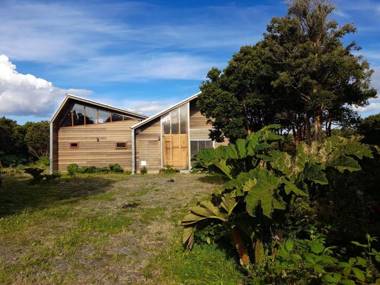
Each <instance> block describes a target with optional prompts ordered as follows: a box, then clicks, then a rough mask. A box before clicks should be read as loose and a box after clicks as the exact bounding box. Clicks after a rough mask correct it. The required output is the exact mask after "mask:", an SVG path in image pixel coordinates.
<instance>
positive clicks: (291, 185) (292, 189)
mask: <svg viewBox="0 0 380 285" xmlns="http://www.w3.org/2000/svg"><path fill="white" fill-rule="evenodd" d="M283 182H284V184H285V193H286V194H288V195H289V194H290V193H291V192H293V193H294V194H295V195H297V196H304V197H306V196H307V193H306V192H304V191H302V190H301V189H300V188H298V187H297V186H296V185H295V184H294V183H292V182H290V181H288V180H286V179H284V180H283Z"/></svg>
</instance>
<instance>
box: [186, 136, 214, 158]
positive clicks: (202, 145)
mask: <svg viewBox="0 0 380 285" xmlns="http://www.w3.org/2000/svg"><path fill="white" fill-rule="evenodd" d="M190 146H191V157H194V156H195V155H197V154H198V152H199V151H201V150H202V149H206V148H213V143H212V141H211V140H199V141H191V142H190Z"/></svg>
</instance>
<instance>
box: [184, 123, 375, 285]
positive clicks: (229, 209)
mask: <svg viewBox="0 0 380 285" xmlns="http://www.w3.org/2000/svg"><path fill="white" fill-rule="evenodd" d="M276 129H277V126H269V127H266V128H263V129H262V130H260V131H258V132H255V133H253V134H251V135H249V136H248V137H247V138H246V139H238V140H237V141H236V143H235V144H230V145H228V146H220V147H218V148H216V149H206V150H202V151H201V152H199V153H198V155H197V159H198V163H199V165H201V166H202V168H203V169H206V170H208V171H209V172H211V173H214V174H217V175H220V176H221V177H223V179H224V180H225V184H224V186H223V187H222V188H219V189H217V190H216V191H215V192H214V193H213V194H212V196H211V197H210V198H209V199H206V200H203V201H200V202H199V203H198V204H197V205H196V206H194V207H191V208H190V210H189V213H188V214H187V215H186V216H185V217H184V218H183V220H182V225H183V226H184V233H183V241H184V244H185V245H186V246H187V247H188V248H189V249H191V247H192V245H193V244H194V242H202V241H205V240H206V241H207V242H213V241H217V238H216V237H218V236H220V235H221V234H220V229H222V231H224V236H226V237H228V238H229V239H230V240H231V244H233V245H234V246H235V250H236V253H235V254H236V255H237V257H238V258H239V259H238V260H239V261H240V264H241V265H242V266H243V267H244V268H246V269H247V270H249V269H250V268H252V267H254V268H255V272H260V270H261V269H263V267H260V266H259V265H260V264H262V263H263V262H264V261H265V260H267V259H268V260H270V262H275V263H276V264H274V265H273V264H272V263H269V261H268V263H267V264H266V265H265V266H264V269H263V270H264V271H266V273H267V274H269V275H270V274H272V273H273V272H272V271H273V270H274V269H275V268H269V266H272V265H273V266H277V267H279V266H280V265H281V266H283V265H284V263H286V262H288V263H290V261H289V260H286V259H285V257H284V256H282V257H283V260H281V259H279V258H280V257H281V254H280V253H278V252H279V249H281V248H282V247H281V246H282V245H283V243H285V242H286V241H288V240H297V241H295V243H297V246H296V245H294V247H295V248H296V249H297V252H296V253H295V255H294V256H293V257H294V258H298V260H294V264H293V265H294V267H295V269H294V272H293V273H292V270H293V269H291V268H290V269H289V271H290V273H289V274H290V275H292V276H293V277H294V280H297V278H301V277H300V276H302V275H304V276H305V278H308V279H307V280H305V279H303V280H302V281H305V282H303V283H302V282H301V283H295V284H310V282H312V281H313V280H314V279H315V280H318V282H319V283H316V284H321V282H324V283H326V282H327V281H326V280H330V281H328V282H330V283H332V282H333V281H334V280H335V279H334V278H336V280H338V279H339V280H345V279H344V278H347V280H349V279H350V278H351V279H352V280H355V282H356V281H357V280H359V281H360V280H361V279H360V278H361V273H360V270H361V271H363V270H364V271H365V270H366V269H364V267H363V266H361V265H360V264H358V265H352V264H351V265H352V267H357V269H355V270H354V271H355V272H356V273H352V274H354V275H355V277H353V275H350V276H343V275H342V276H340V277H339V275H338V273H340V271H342V270H343V269H341V268H335V267H333V268H330V263H331V262H330V261H331V260H332V259H333V258H335V259H336V260H338V261H342V262H346V261H347V262H348V263H349V264H350V262H351V263H352V262H354V263H355V262H361V263H362V260H360V259H359V260H360V261H357V259H355V258H356V256H360V255H362V254H363V252H361V251H357V249H352V245H351V243H350V242H351V241H352V240H357V239H356V238H355V239H352V237H353V235H351V233H352V232H356V234H357V235H360V237H363V236H364V235H365V234H366V233H367V232H368V233H371V234H372V233H373V232H376V231H378V229H379V226H378V221H377V220H378V216H376V215H375V216H374V215H372V217H371V218H372V220H370V216H369V213H370V211H372V210H370V209H371V208H370V207H369V206H370V205H376V203H377V205H378V203H379V199H378V196H375V194H374V192H376V193H378V191H375V190H376V189H378V177H379V176H378V171H377V170H375V169H374V170H373V171H372V172H371V171H368V169H366V167H367V166H368V165H373V166H375V165H376V163H374V161H375V162H376V160H377V159H378V157H377V155H376V154H375V153H374V150H371V148H370V147H369V146H367V145H364V144H362V143H360V142H359V141H358V140H357V138H343V137H338V136H332V137H329V138H326V139H325V140H324V141H321V142H313V143H311V144H306V143H300V144H299V145H298V146H297V148H296V149H294V148H288V147H287V148H284V143H283V142H284V138H283V137H282V136H280V135H277V134H276V133H275V130H276ZM376 169H378V167H376ZM364 179H365V180H364ZM376 181H377V182H376ZM368 183H370V184H368ZM376 187H377V188H376ZM369 203H372V204H369ZM340 207H341V208H340ZM345 208H347V209H345ZM215 224H218V225H219V227H218V228H216V227H215ZM311 229H315V231H316V232H317V233H318V234H319V237H318V238H317V239H318V242H319V243H320V244H322V245H321V247H323V250H322V251H323V252H324V254H326V256H320V257H315V258H316V259H317V260H315V262H316V263H315V264H314V266H316V267H317V270H319V269H318V266H319V265H320V267H322V269H321V270H322V271H323V270H324V271H323V272H325V273H326V274H325V275H326V277H325V278H327V279H323V280H322V279H321V278H322V276H325V275H324V273H323V272H322V273H323V274H322V273H321V272H317V271H312V269H311V267H312V266H311V264H305V268H303V269H300V268H298V269H297V266H298V264H297V263H300V262H301V261H300V260H303V259H309V258H311V259H313V258H314V257H313V254H316V252H314V250H315V247H316V245H315V244H316V243H317V242H316V241H314V239H316V238H314V237H313V236H312V235H311V234H310V230H311ZM336 229H339V231H336ZM216 230H217V231H216ZM322 233H323V238H321V236H322ZM309 240H311V241H309ZM288 245H289V243H288ZM334 246H337V247H338V248H339V251H333V250H332V248H331V247H334ZM302 250H304V252H302ZM298 251H300V252H298ZM281 252H284V250H283V249H282V251H281ZM284 254H285V253H284ZM291 254H293V252H291ZM318 254H319V253H318ZM293 257H292V258H293ZM299 257H301V258H299ZM351 257H353V258H354V259H350V258H351ZM289 258H290V257H289ZM320 259H321V260H320ZM349 260H351V261H349ZM353 260H354V261H353ZM355 260H356V261H355ZM309 261H310V260H307V262H309ZM277 262H284V263H282V264H280V265H279V264H277ZM310 262H312V261H310ZM318 262H322V263H323V262H326V264H319V263H318ZM318 264H319V265H318ZM355 264H356V263H355ZM293 265H291V266H293ZM351 265H350V266H351ZM289 266H290V265H289ZM268 268H269V269H268ZM272 269H273V270H272ZM302 270H304V271H305V272H303V271H302ZM313 270H314V269H313ZM348 270H349V269H345V272H346V271H348ZM371 270H372V269H371ZM372 271H375V270H372ZM282 272H283V270H279V271H278V276H280V275H281V274H283V273H282ZM330 273H331V275H329V274H330ZM258 274H259V273H258ZM276 274H277V273H276ZM286 274H287V273H286ZM286 274H285V275H286ZM297 274H299V275H297ZM318 274H319V275H318ZM365 274H366V276H368V278H367V277H366V278H367V279H368V280H369V281H371V280H372V279H373V278H372V277H371V276H373V275H371V274H372V273H371V272H366V271H365ZM252 275H254V273H252ZM259 275H260V274H259ZM346 275H347V274H346ZM356 275H358V276H356ZM278 276H277V277H278ZM277 277H276V278H277ZM293 277H289V278H293ZM268 278H269V279H268V280H269V281H268V283H271V284H272V282H274V284H292V283H293V281H292V280H291V279H289V280H288V279H286V278H285V277H284V278H285V279H279V280H281V282H280V281H278V282H277V281H276V279H270V276H269V277H268ZM273 278H274V277H273ZM355 278H356V279H355ZM371 278H372V279H371ZM367 279H365V280H366V282H367ZM284 280H285V281H284ZM306 281H310V282H306ZM266 282H267V281H265V282H263V284H267V283H266ZM289 282H290V283H289ZM258 284H260V283H258ZM332 284H336V283H332ZM347 284H353V283H352V282H348V283H347Z"/></svg>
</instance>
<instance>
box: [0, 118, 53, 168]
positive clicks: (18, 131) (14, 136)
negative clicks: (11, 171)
mask: <svg viewBox="0 0 380 285" xmlns="http://www.w3.org/2000/svg"><path fill="white" fill-rule="evenodd" d="M48 155H49V123H48V122H47V121H41V122H27V123H25V124H23V125H19V124H18V123H17V122H16V121H14V120H11V119H8V118H5V117H2V118H0V166H15V165H18V164H24V163H28V162H32V161H35V160H38V159H40V158H42V157H47V156H48Z"/></svg>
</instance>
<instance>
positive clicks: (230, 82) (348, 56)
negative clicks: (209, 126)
mask: <svg viewBox="0 0 380 285" xmlns="http://www.w3.org/2000/svg"><path fill="white" fill-rule="evenodd" d="M333 10H334V8H333V6H331V5H330V4H329V3H328V2H327V1H324V0H294V1H292V3H291V4H290V6H289V9H288V15H287V16H285V17H282V18H273V19H272V21H271V22H270V24H269V25H268V27H267V32H266V33H265V34H264V38H263V40H262V41H260V42H259V43H257V44H256V45H254V46H247V47H242V48H241V50H240V51H239V52H238V53H237V54H236V55H234V57H233V58H232V60H231V61H230V62H229V65H228V66H227V68H226V69H225V70H224V71H223V72H222V71H220V70H217V69H212V70H211V71H210V72H209V74H208V79H207V80H206V81H205V82H203V83H202V85H201V91H202V93H201V95H200V96H199V101H198V102H199V103H198V104H199V107H200V109H201V112H202V113H203V114H205V115H206V116H207V117H208V119H209V120H210V121H211V122H212V123H213V130H212V131H211V134H210V136H211V137H212V138H214V139H222V138H223V136H227V137H229V138H230V139H231V140H232V141H234V140H236V138H239V137H244V136H245V135H246V134H248V133H250V132H251V131H256V130H257V129H260V128H261V127H262V126H263V125H266V124H269V123H280V124H281V125H282V126H284V127H285V128H286V129H287V130H289V131H291V132H292V134H293V136H294V139H295V141H296V142H298V141H301V140H309V141H310V140H312V139H319V138H320V137H321V135H322V131H323V129H324V130H325V131H326V134H327V135H330V133H331V128H332V125H333V124H344V123H346V122H349V121H350V120H352V119H353V118H355V116H356V114H355V112H353V111H352V109H351V108H349V107H350V106H352V105H358V106H364V105H365V104H367V103H368V99H369V98H372V97H375V96H376V91H375V89H373V88H371V87H370V77H371V74H372V70H371V69H370V68H369V65H368V63H367V62H366V61H365V60H363V59H362V58H361V57H360V56H355V55H354V54H353V51H355V50H358V49H359V47H358V46H357V45H356V44H355V43H350V44H349V45H347V46H345V45H344V44H343V42H342V40H343V37H344V36H345V35H347V34H349V33H353V32H354V31H355V28H354V27H353V26H352V25H344V26H342V27H339V26H338V24H337V23H336V22H335V21H332V20H330V19H329V17H330V15H331V13H332V12H333Z"/></svg>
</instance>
